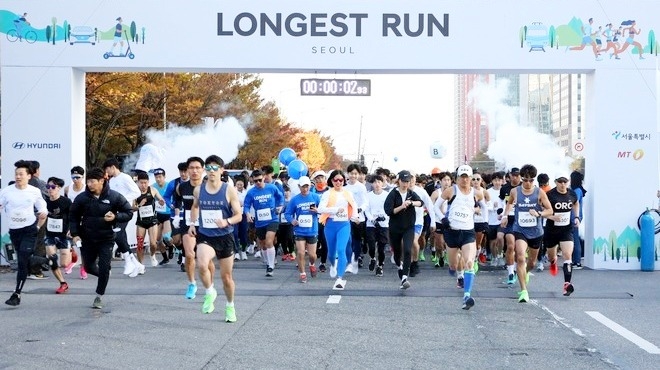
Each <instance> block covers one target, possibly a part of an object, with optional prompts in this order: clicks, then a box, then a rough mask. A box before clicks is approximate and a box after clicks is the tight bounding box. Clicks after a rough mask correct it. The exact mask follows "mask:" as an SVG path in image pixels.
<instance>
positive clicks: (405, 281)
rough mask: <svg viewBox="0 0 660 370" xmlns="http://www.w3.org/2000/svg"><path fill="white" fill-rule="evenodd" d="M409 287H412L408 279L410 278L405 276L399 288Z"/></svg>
mask: <svg viewBox="0 0 660 370" xmlns="http://www.w3.org/2000/svg"><path fill="white" fill-rule="evenodd" d="M408 288H410V282H409V281H408V278H407V277H405V276H404V277H403V279H401V286H400V287H399V289H408Z"/></svg>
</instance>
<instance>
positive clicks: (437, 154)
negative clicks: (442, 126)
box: [429, 142, 447, 159]
mask: <svg viewBox="0 0 660 370" xmlns="http://www.w3.org/2000/svg"><path fill="white" fill-rule="evenodd" d="M429 149H430V152H431V158H435V159H442V158H444V157H445V155H446V154H447V149H446V148H445V146H444V145H442V144H441V143H439V142H435V143H432V144H431V147H430V148H429Z"/></svg>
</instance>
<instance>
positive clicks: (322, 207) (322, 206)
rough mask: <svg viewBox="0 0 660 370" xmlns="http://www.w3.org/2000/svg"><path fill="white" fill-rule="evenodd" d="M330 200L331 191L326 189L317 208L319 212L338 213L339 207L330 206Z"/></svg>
mask: <svg viewBox="0 0 660 370" xmlns="http://www.w3.org/2000/svg"><path fill="white" fill-rule="evenodd" d="M329 201H330V191H326V192H325V193H323V195H322V196H321V201H320V202H319V206H318V207H317V208H316V211H317V212H318V213H337V211H338V210H339V207H328V202H329Z"/></svg>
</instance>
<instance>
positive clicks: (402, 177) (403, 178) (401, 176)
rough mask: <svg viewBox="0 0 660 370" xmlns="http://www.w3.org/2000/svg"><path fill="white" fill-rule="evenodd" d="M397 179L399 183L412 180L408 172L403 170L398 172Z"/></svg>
mask: <svg viewBox="0 0 660 370" xmlns="http://www.w3.org/2000/svg"><path fill="white" fill-rule="evenodd" d="M397 178H398V179H399V180H400V181H410V179H412V174H411V173H410V171H406V170H403V171H401V172H399V174H398V175H397Z"/></svg>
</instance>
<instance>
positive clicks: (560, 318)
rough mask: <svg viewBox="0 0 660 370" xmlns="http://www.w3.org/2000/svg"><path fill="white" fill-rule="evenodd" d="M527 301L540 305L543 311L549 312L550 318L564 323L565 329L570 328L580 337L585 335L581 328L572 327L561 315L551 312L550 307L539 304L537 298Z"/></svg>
mask: <svg viewBox="0 0 660 370" xmlns="http://www.w3.org/2000/svg"><path fill="white" fill-rule="evenodd" d="M529 303H531V304H533V305H535V306H537V307H540V308H541V309H542V310H543V311H545V312H547V313H548V314H550V316H552V318H553V319H555V321H557V322H558V323H560V324H562V325H564V326H565V327H566V328H567V329H570V330H571V331H572V332H573V333H575V334H576V335H578V336H580V337H585V335H584V333H582V330H580V329H578V328H575V327H573V326H572V325H571V324H569V323H567V322H566V319H564V318H563V317H561V316H559V315H557V314H556V313H554V312H553V311H552V310H551V309H549V308H548V307H546V306H544V305H542V304H540V303H539V302H538V301H537V300H535V299H532V300H530V302H529Z"/></svg>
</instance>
